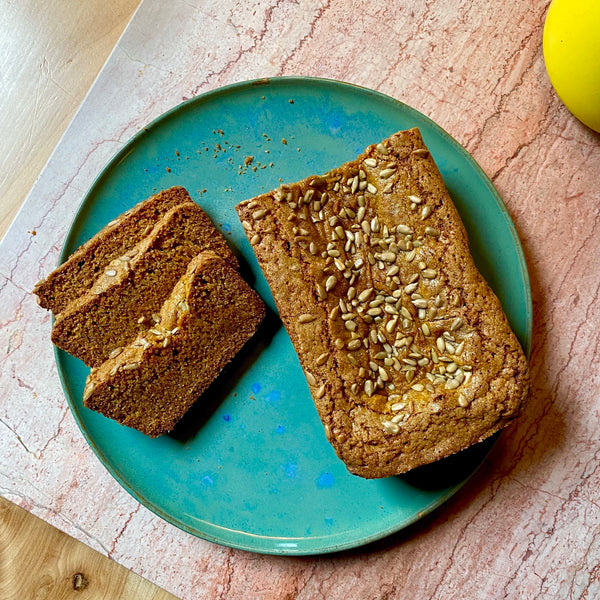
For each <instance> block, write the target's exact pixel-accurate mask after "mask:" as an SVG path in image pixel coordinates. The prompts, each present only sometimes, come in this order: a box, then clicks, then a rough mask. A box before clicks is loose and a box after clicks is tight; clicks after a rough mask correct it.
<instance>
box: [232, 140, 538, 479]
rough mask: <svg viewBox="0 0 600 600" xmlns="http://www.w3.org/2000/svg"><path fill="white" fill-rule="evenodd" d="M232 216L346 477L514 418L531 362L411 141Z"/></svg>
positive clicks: (478, 437) (394, 143)
mask: <svg viewBox="0 0 600 600" xmlns="http://www.w3.org/2000/svg"><path fill="white" fill-rule="evenodd" d="M236 210H237V212H238V214H239V217H240V219H241V221H242V225H243V226H244V228H245V231H246V234H247V236H248V239H249V240H250V244H251V246H252V249H253V250H254V253H255V254H256V257H257V259H258V262H259V265H260V267H261V268H262V270H263V272H264V275H265V277H266V279H267V282H268V283H269V286H270V288H271V291H272V293H273V297H274V299H275V302H276V305H277V308H278V310H279V313H280V315H281V318H282V320H283V323H284V325H285V327H286V329H287V331H288V333H289V336H290V338H291V341H292V343H293V344H294V347H295V349H296V351H297V353H298V357H299V359H300V363H301V365H302V367H303V369H304V373H305V375H306V380H307V382H308V387H309V389H310V391H311V394H312V397H313V400H314V403H315V406H316V408H317V411H318V413H319V416H320V418H321V420H322V422H323V425H324V428H325V434H326V436H327V438H328V439H329V441H330V442H331V444H332V445H333V447H334V449H335V450H336V452H337V454H338V455H339V457H340V458H341V459H342V460H343V461H344V462H345V464H346V466H347V468H348V469H349V470H350V471H351V472H352V473H355V474H357V475H360V476H362V477H366V478H376V477H387V476H391V475H397V474H400V473H404V472H406V471H409V470H411V469H414V468H415V467H419V466H420V465H424V464H427V463H431V462H433V461H436V460H438V459H440V458H442V457H446V456H448V455H451V454H453V453H456V452H458V451H459V450H462V449H464V448H467V447H468V446H470V445H472V444H475V443H476V442H480V441H482V440H484V439H485V438H487V437H488V436H490V435H492V434H493V433H494V432H496V431H498V430H499V429H501V428H503V427H504V426H506V425H507V424H508V423H510V422H511V421H512V420H513V419H514V418H515V417H516V416H517V415H518V414H519V412H520V411H521V409H522V407H523V405H524V403H525V401H526V398H527V394H528V367H527V361H526V358H525V356H524V354H523V351H522V349H521V347H520V345H519V343H518V341H517V339H516V337H515V335H514V334H513V332H512V331H511V329H510V326H509V324H508V321H507V319H506V316H505V315H504V313H503V310H502V307H501V305H500V303H499V301H498V299H497V298H496V296H495V295H494V294H493V292H492V291H491V289H490V288H489V286H488V285H487V283H486V282H485V281H484V279H483V277H482V276H481V274H480V273H479V272H478V270H477V268H476V267H475V264H474V262H473V259H472V257H471V255H470V252H469V247H468V240H467V235H466V231H465V229H464V226H463V224H462V222H461V219H460V217H459V214H458V212H457V210H456V208H455V206H454V205H453V203H452V201H451V199H450V196H449V195H448V193H447V191H446V188H445V186H444V182H443V180H442V177H441V175H440V173H439V171H438V169H437V167H436V165H435V163H434V161H433V158H432V157H431V155H430V153H429V151H428V149H427V148H426V146H425V144H424V142H423V140H422V138H421V135H420V133H419V131H418V130H416V129H412V130H409V131H404V132H399V133H397V134H394V135H393V136H391V137H390V138H388V139H387V140H385V141H383V142H381V143H379V144H377V145H373V146H370V147H369V148H367V149H366V151H365V152H364V153H363V154H362V155H360V156H359V157H358V158H357V159H356V160H353V161H351V162H348V163H346V164H344V165H343V166H341V167H339V168H337V169H334V170H332V171H330V172H329V173H326V174H325V175H322V176H313V177H308V178H306V179H304V180H302V181H300V182H298V183H294V184H291V185H284V186H281V188H279V189H277V190H275V191H273V192H270V193H267V194H263V195H261V196H258V197H256V198H253V199H251V200H247V201H244V202H242V203H241V204H239V205H238V206H237V207H236Z"/></svg>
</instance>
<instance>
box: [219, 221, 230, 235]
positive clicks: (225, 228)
mask: <svg viewBox="0 0 600 600" xmlns="http://www.w3.org/2000/svg"><path fill="white" fill-rule="evenodd" d="M221 229H222V230H223V231H224V232H225V233H231V225H230V224H229V223H223V224H222V225H221Z"/></svg>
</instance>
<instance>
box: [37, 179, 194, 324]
mask: <svg viewBox="0 0 600 600" xmlns="http://www.w3.org/2000/svg"><path fill="white" fill-rule="evenodd" d="M184 202H188V203H191V202H192V200H191V198H190V196H189V194H188V193H187V191H186V190H185V189H184V188H182V187H172V188H170V189H168V190H164V191H162V192H160V193H158V194H156V195H154V196H151V197H150V198H148V199H147V200H144V201H143V202H140V203H139V204H137V205H136V206H134V207H133V208H131V209H130V210H128V211H127V212H125V213H123V214H122V215H120V216H119V217H117V218H116V219H114V220H113V221H111V222H110V223H109V224H108V225H106V227H104V228H103V229H102V230H100V231H99V232H98V233H97V234H96V235H95V236H94V237H92V238H91V239H90V240H88V241H87V242H86V243H85V244H83V245H82V246H81V247H79V248H78V249H77V250H76V251H75V252H74V253H73V254H72V255H71V256H70V257H69V259H68V260H67V261H66V262H64V263H63V264H62V265H61V266H60V267H58V268H57V269H56V270H54V271H53V272H52V273H50V275H48V277H47V278H46V279H44V280H42V281H40V282H39V283H38V284H37V285H36V286H35V288H34V290H33V293H34V294H36V296H37V299H38V304H39V305H40V306H41V307H42V308H46V309H48V310H51V311H52V312H53V313H54V314H55V315H57V314H58V313H60V312H61V311H62V310H64V309H65V308H66V307H67V305H68V304H69V303H70V302H72V301H73V300H75V298H77V297H78V296H80V295H81V294H83V293H84V292H85V291H86V290H88V289H89V288H90V287H91V286H92V284H93V283H94V281H95V280H96V278H97V277H98V276H99V275H100V274H101V273H102V271H103V270H104V268H105V267H106V266H107V265H108V263H110V261H111V260H113V259H115V258H118V257H119V256H123V255H124V254H125V252H126V251H127V250H129V249H130V248H131V247H133V246H135V244H137V243H138V242H139V241H141V240H142V238H143V237H145V236H146V235H148V234H149V233H150V231H152V228H153V227H154V226H155V225H156V222H157V221H158V220H159V219H160V218H161V217H162V216H164V215H165V214H166V213H167V212H168V211H169V210H171V209H172V208H174V207H175V206H177V205H178V204H182V203H184Z"/></svg>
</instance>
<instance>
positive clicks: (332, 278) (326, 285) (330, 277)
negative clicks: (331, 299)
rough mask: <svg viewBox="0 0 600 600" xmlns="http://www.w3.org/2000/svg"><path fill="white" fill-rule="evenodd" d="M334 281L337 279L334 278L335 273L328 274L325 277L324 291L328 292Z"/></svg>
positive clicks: (333, 285)
mask: <svg viewBox="0 0 600 600" xmlns="http://www.w3.org/2000/svg"><path fill="white" fill-rule="evenodd" d="M336 283H337V279H336V278H335V275H330V276H329V277H328V278H327V281H325V291H327V292H330V291H331V290H332V289H333V288H334V287H335V284H336Z"/></svg>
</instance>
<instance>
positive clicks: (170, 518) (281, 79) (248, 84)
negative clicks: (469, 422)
mask: <svg viewBox="0 0 600 600" xmlns="http://www.w3.org/2000/svg"><path fill="white" fill-rule="evenodd" d="M300 83H301V84H306V83H309V84H311V85H317V84H319V85H325V86H333V87H338V86H339V87H341V88H346V89H349V90H354V91H360V92H361V93H366V94H367V95H371V96H375V97H377V98H378V99H379V100H383V101H386V102H391V103H392V104H395V105H397V106H398V107H399V108H400V109H402V110H408V111H409V112H415V113H417V114H418V115H419V116H420V118H422V119H423V120H424V121H425V122H427V124H428V125H429V126H431V127H432V128H433V129H435V130H436V132H437V133H439V134H440V135H441V137H443V138H445V139H446V141H447V142H449V143H450V145H451V146H452V147H453V148H454V150H456V151H457V152H459V153H460V154H461V155H462V158H463V159H464V160H466V161H467V162H468V163H469V164H470V166H471V168H473V170H474V171H475V172H476V174H477V175H478V177H479V179H480V180H481V181H482V182H483V183H484V184H485V186H486V188H487V190H488V192H489V194H490V195H491V196H492V197H493V198H494V200H495V202H496V205H497V208H498V209H499V211H500V212H501V213H502V216H503V217H504V220H505V221H506V224H507V226H508V229H509V231H510V232H511V234H512V236H513V242H514V249H515V250H516V254H517V257H518V259H519V260H518V262H519V266H520V268H521V277H522V280H523V283H524V286H523V291H524V297H523V300H524V303H525V313H524V317H525V323H526V327H525V328H524V331H523V336H524V339H523V340H520V343H521V344H522V346H523V349H524V351H525V354H526V356H527V357H528V358H529V355H530V353H531V342H532V335H533V305H532V296H531V282H530V278H529V271H528V268H527V263H526V260H525V255H524V251H523V247H522V244H521V240H520V238H519V235H518V232H517V230H516V227H515V224H514V222H513V220H512V218H511V216H510V214H509V212H508V209H507V207H506V204H505V203H504V201H503V200H502V198H501V196H500V194H499V193H498V191H497V190H496V188H495V186H494V184H493V183H492V181H491V180H490V179H489V177H488V176H487V174H486V173H485V171H484V170H483V169H482V168H481V166H480V165H479V163H478V162H477V161H476V160H475V159H474V158H473V156H471V154H470V153H469V152H468V151H467V150H466V149H465V148H464V147H463V146H462V145H461V144H460V143H459V142H458V141H457V140H456V139H455V138H454V137H452V136H451V135H450V134H449V133H448V132H447V131H446V130H445V129H443V128H442V127H441V126H440V125H438V124H437V123H436V122H435V121H433V119H431V118H430V117H428V116H427V115H425V114H424V113H422V112H421V111H419V110H417V109H416V108H413V107H412V106H410V105H408V104H406V103H405V102H402V101H400V100H397V99H396V98H394V97H392V96H390V95H388V94H386V93H384V92H380V91H378V90H374V89H371V88H368V87H365V86H362V85H358V84H354V83H350V82H345V81H340V80H336V79H329V78H323V77H305V76H277V77H264V78H257V79H250V80H244V81H239V82H235V83H230V84H227V85H224V86H220V87H218V88H214V89H212V90H209V91H207V92H204V93H202V94H198V95H196V96H193V97H192V98H189V99H187V100H183V101H182V102H179V103H178V104H176V105H175V106H173V107H172V108H170V109H168V110H167V111H165V112H163V113H161V114H160V115H158V116H157V117H155V118H154V119H152V120H151V121H150V122H149V123H148V124H146V125H144V126H143V127H142V128H141V129H139V130H138V131H137V132H136V133H135V134H133V135H132V136H131V137H130V138H128V140H127V141H126V142H125V143H124V145H123V146H122V147H121V148H120V149H119V150H118V151H117V152H115V153H114V154H113V155H112V156H111V157H110V158H109V159H108V160H107V162H106V164H105V165H104V166H103V168H102V169H101V171H100V172H99V173H98V175H97V176H96V177H95V178H94V180H93V181H92V183H91V184H90V186H89V187H88V189H87V191H86V192H85V194H84V196H83V198H82V200H81V202H80V204H79V206H78V208H77V210H76V212H75V215H74V217H73V219H72V220H71V223H70V225H69V228H68V231H67V234H66V235H65V238H64V240H63V244H62V247H61V251H60V253H59V256H58V263H57V264H58V265H61V264H62V263H63V262H65V260H66V259H67V258H68V256H70V254H71V253H72V252H73V249H69V248H70V246H71V245H72V243H73V242H72V238H73V237H74V233H73V232H74V228H75V225H76V223H77V222H78V221H79V220H80V218H81V215H82V213H83V211H84V210H85V208H86V205H87V204H88V200H89V198H90V197H91V196H92V194H93V193H95V191H96V190H97V189H98V188H99V187H100V186H101V185H102V182H103V181H104V179H106V178H107V177H108V176H109V174H110V172H111V171H112V170H113V169H114V168H115V166H117V165H118V164H119V163H120V162H122V160H124V159H125V158H126V157H127V155H128V154H129V153H130V152H131V150H132V148H133V147H134V146H135V145H136V144H138V143H139V142H140V140H142V139H143V138H144V137H145V136H146V135H148V134H149V133H150V132H151V131H152V130H153V129H154V128H155V127H157V126H159V125H160V124H161V123H162V122H164V121H166V120H168V119H169V118H171V117H172V116H174V115H176V114H177V113H179V112H180V111H182V110H185V109H187V108H188V107H190V106H191V105H194V104H202V103H203V102H206V101H210V100H211V99H213V98H215V97H218V96H220V95H224V94H229V93H231V92H232V91H234V92H238V91H244V90H246V89H252V88H254V87H259V86H270V85H279V84H291V85H294V84H300ZM52 322H53V323H54V317H52ZM53 351H54V360H55V363H56V367H57V372H58V376H59V380H60V383H61V387H62V390H63V393H64V394H65V397H66V400H67V403H68V404H69V408H70V410H71V414H72V415H73V417H74V419H75V422H76V423H77V426H78V428H79V430H80V432H81V433H82V435H83V437H84V439H85V440H86V442H87V444H88V445H89V446H90V448H91V449H92V451H93V452H94V454H95V455H96V458H97V459H98V460H99V461H100V463H101V464H102V466H103V467H104V468H105V469H106V470H107V471H108V473H109V474H110V475H111V477H113V479H115V481H116V482H117V483H118V484H119V485H120V486H121V487H122V488H123V489H124V490H125V491H126V492H127V493H128V494H130V495H131V496H132V497H133V498H134V499H135V500H136V501H137V502H139V503H140V504H141V505H142V506H144V507H145V508H146V509H148V510H149V511H150V512H152V513H154V514H155V515H157V516H158V517H160V518H161V519H163V520H165V521H166V522H167V523H169V524H171V525H173V526H175V527H177V528H178V529H180V530H182V531H185V532H186V533H188V534H190V535H193V536H195V537H198V538H201V539H204V540H206V541H209V542H212V543H216V544H219V545H222V546H226V547H230V548H235V549H239V550H246V551H250V552H253V553H258V554H266V555H279V556H281V555H287V556H316V555H320V554H329V553H334V552H340V551H343V550H349V549H352V548H357V547H361V546H365V545H368V544H370V543H372V542H375V541H377V540H380V539H383V538H385V537H388V536H390V535H392V534H394V533H397V532H399V531H401V530H403V529H405V528H406V527H408V526H410V525H412V524H413V523H416V522H417V521H419V520H420V519H422V518H423V517H424V516H426V515H428V514H430V513H431V512H433V511H434V510H436V509H437V508H439V507H440V506H442V505H443V504H444V503H445V502H447V501H448V500H449V499H450V498H451V497H452V496H454V495H455V494H456V493H457V492H458V491H459V490H460V489H461V488H462V487H463V486H464V485H465V484H466V483H467V482H468V481H469V480H470V479H471V478H472V477H473V475H474V474H475V473H476V472H477V471H478V470H479V469H480V467H481V465H482V464H483V462H484V461H485V459H486V457H487V455H488V453H489V452H490V451H491V449H492V448H493V447H494V446H495V443H496V440H497V439H498V437H499V435H500V433H501V432H498V433H497V434H495V435H494V436H492V438H490V439H493V440H494V441H493V442H492V443H491V444H490V447H489V448H488V449H487V450H486V452H485V454H484V455H483V456H482V458H481V461H480V462H479V464H478V465H477V466H476V467H475V468H474V469H473V470H472V471H471V473H469V475H468V476H467V477H466V478H465V479H464V480H462V481H460V482H459V483H457V484H455V485H454V486H452V487H451V488H448V489H447V490H446V492H445V493H444V494H442V495H441V496H439V497H437V498H435V499H434V500H433V501H432V502H430V503H429V504H428V505H427V506H426V507H424V508H423V509H422V510H419V511H417V512H416V513H415V514H413V515H411V516H410V517H408V518H406V519H404V520H402V521H399V522H397V523H395V524H394V526H392V527H387V528H385V529H383V530H381V529H380V530H378V531H376V532H374V533H371V534H370V535H366V536H365V535H363V536H358V537H357V538H352V539H351V540H349V541H347V542H342V543H331V544H328V545H322V546H320V547H319V548H298V547H281V546H277V545H276V544H272V545H271V546H270V547H269V548H265V547H255V546H253V545H252V544H248V543H243V542H236V541H234V540H231V539H226V540H224V539H223V538H220V537H218V536H217V535H214V534H213V533H211V532H208V531H200V530H198V529H194V528H193V527H190V526H188V525H187V524H186V523H184V522H182V521H181V520H180V519H179V518H178V517H177V516H175V515H172V514H168V513H167V512H166V511H163V510H162V509H161V508H160V507H158V506H156V505H155V504H154V502H152V501H149V500H147V499H144V498H142V497H141V495H140V494H138V493H137V492H136V491H135V489H133V488H132V487H131V485H130V484H129V483H128V482H127V481H126V480H125V478H124V477H123V476H121V474H119V472H118V471H117V470H116V469H115V467H114V466H113V465H112V463H111V461H110V460H109V459H108V458H107V457H106V455H105V454H104V453H103V452H102V451H101V449H100V448H99V447H98V446H97V445H96V443H95V441H94V440H93V439H92V437H91V435H90V433H89V432H88V430H87V428H86V427H85V424H84V423H83V421H82V419H81V417H80V414H79V408H78V407H77V405H76V403H75V401H74V399H73V398H72V393H71V391H70V385H69V382H68V381H67V377H66V373H65V369H64V368H63V364H62V359H61V356H62V354H64V353H63V351H61V350H60V349H58V348H57V347H56V346H53ZM482 443H485V442H482ZM207 525H208V526H209V528H210V529H213V530H214V529H216V530H219V529H226V530H227V531H230V532H233V531H235V535H236V536H238V537H241V538H242V539H247V538H252V539H259V538H266V539H269V540H272V541H273V542H275V541H276V540H278V539H279V540H286V541H290V542H293V541H298V540H306V539H307V538H306V537H285V536H281V537H277V536H272V535H271V536H263V535H258V534H253V533H250V532H243V531H237V530H231V529H228V528H225V527H222V526H219V525H216V524H213V523H207ZM339 535H340V534H336V535H335V536H332V539H335V538H337V537H338V536H339ZM310 539H316V538H310Z"/></svg>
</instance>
